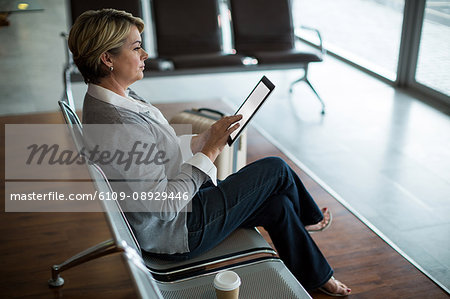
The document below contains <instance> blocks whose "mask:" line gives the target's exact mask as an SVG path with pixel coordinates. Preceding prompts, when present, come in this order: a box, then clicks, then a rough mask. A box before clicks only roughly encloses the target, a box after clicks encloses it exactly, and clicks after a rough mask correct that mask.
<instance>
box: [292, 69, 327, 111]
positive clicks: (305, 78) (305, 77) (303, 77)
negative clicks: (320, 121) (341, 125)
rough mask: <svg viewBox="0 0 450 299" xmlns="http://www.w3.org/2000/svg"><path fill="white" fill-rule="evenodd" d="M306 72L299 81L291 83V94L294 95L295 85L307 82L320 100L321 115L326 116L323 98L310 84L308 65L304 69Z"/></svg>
mask: <svg viewBox="0 0 450 299" xmlns="http://www.w3.org/2000/svg"><path fill="white" fill-rule="evenodd" d="M304 71H305V72H304V74H303V76H302V77H300V78H299V79H297V80H295V81H294V82H292V83H291V86H290V87H289V93H292V91H293V87H294V85H295V84H297V83H299V82H302V81H305V82H306V84H308V86H309V87H310V88H311V89H312V91H313V92H314V94H315V95H316V97H317V99H318V100H319V102H320V104H321V105H322V111H321V113H322V114H325V103H324V101H323V100H322V98H321V97H320V96H319V94H318V93H317V91H316V89H315V88H314V87H313V86H312V84H311V82H309V80H308V65H306V66H305V67H304Z"/></svg>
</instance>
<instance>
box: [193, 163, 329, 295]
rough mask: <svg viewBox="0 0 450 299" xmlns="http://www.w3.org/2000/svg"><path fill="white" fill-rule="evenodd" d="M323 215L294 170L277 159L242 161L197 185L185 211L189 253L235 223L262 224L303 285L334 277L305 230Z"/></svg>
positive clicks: (209, 243)
mask: <svg viewBox="0 0 450 299" xmlns="http://www.w3.org/2000/svg"><path fill="white" fill-rule="evenodd" d="M322 219H323V215H322V212H321V211H320V209H319V207H318V206H317V205H316V203H315V202H314V200H313V199H312V197H311V196H310V194H309V193H308V191H307V190H306V189H305V187H304V186H303V183H302V182H301V181H300V178H299V177H298V176H297V174H296V173H295V172H294V171H293V170H292V169H291V168H290V167H289V166H288V165H287V164H286V163H285V162H284V161H283V160H282V159H280V158H276V157H271V158H265V159H261V160H258V161H256V162H254V163H252V164H249V165H247V166H246V167H244V168H243V169H241V170H240V171H239V172H237V173H235V174H233V175H231V176H229V177H228V178H227V179H225V180H223V181H220V182H218V186H217V187H216V186H214V185H213V184H212V183H209V184H205V185H204V186H202V188H201V189H200V191H199V192H198V193H197V194H196V196H195V197H194V198H193V200H192V212H191V213H188V220H187V227H188V231H189V249H190V252H189V253H187V254H185V256H188V257H192V256H195V255H198V254H201V253H203V252H205V251H208V250H210V249H211V248H213V247H214V246H216V245H217V244H218V243H219V242H221V241H222V240H223V239H225V238H226V237H227V236H228V235H229V234H230V233H232V232H233V231H234V230H236V229H237V228H239V227H255V226H263V227H264V228H265V229H266V230H267V232H268V233H269V235H270V237H271V239H272V241H273V243H274V245H275V247H276V249H277V251H278V253H279V255H280V257H281V259H282V260H283V262H284V263H285V264H286V266H287V267H288V268H289V270H290V271H291V272H292V273H293V274H294V276H295V277H296V278H297V279H298V280H299V281H300V283H301V284H302V285H303V286H304V287H305V288H307V289H315V288H318V287H320V286H322V285H323V284H324V283H325V282H327V281H328V280H329V279H330V278H331V276H332V275H333V270H332V269H331V267H330V265H329V264H328V263H327V261H326V259H325V257H324V256H323V255H322V253H321V252H320V250H319V248H318V247H317V245H316V244H315V243H314V241H313V239H312V238H311V236H310V235H309V233H308V232H307V231H306V229H305V225H310V224H315V223H317V222H319V221H321V220H322Z"/></svg>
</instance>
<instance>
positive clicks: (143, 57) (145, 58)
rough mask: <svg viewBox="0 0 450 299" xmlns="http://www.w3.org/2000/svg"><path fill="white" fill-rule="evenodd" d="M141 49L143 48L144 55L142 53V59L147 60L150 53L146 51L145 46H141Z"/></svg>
mask: <svg viewBox="0 0 450 299" xmlns="http://www.w3.org/2000/svg"><path fill="white" fill-rule="evenodd" d="M141 50H142V55H141V57H142V60H147V58H148V53H147V52H145V50H144V49H143V48H141Z"/></svg>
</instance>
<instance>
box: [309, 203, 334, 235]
mask: <svg viewBox="0 0 450 299" xmlns="http://www.w3.org/2000/svg"><path fill="white" fill-rule="evenodd" d="M321 211H322V214H323V219H322V221H320V222H319V223H316V224H313V225H307V226H306V230H307V231H309V232H321V231H323V230H325V229H326V228H328V226H330V224H331V220H332V216H331V212H330V211H329V210H328V208H322V209H321Z"/></svg>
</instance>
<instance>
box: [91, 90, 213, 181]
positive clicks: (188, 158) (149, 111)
mask: <svg viewBox="0 0 450 299" xmlns="http://www.w3.org/2000/svg"><path fill="white" fill-rule="evenodd" d="M87 93H88V94H89V95H91V96H92V97H94V98H96V99H99V100H101V101H103V102H106V103H108V104H111V105H114V106H118V107H121V108H124V109H128V110H131V111H133V112H135V113H138V114H144V115H145V116H147V117H149V118H151V119H153V120H155V121H157V122H158V123H160V124H169V122H168V121H167V119H166V118H165V117H164V115H163V114H162V113H161V111H159V109H157V108H156V107H155V106H153V105H151V104H150V103H147V102H145V101H144V100H143V99H142V100H138V99H134V98H133V97H131V96H129V94H130V90H129V89H127V90H126V97H123V96H121V95H118V94H117V93H115V92H113V91H111V90H109V89H106V88H104V87H101V86H99V85H96V84H92V83H89V84H88V90H87ZM193 136H195V135H182V136H178V144H179V147H180V150H181V154H182V157H183V161H184V162H185V163H188V164H190V165H192V166H195V167H196V168H198V169H200V170H201V171H202V172H204V173H205V174H206V175H207V176H208V177H209V178H210V179H211V181H212V182H213V184H214V185H216V186H217V168H216V166H215V165H214V163H212V161H211V160H210V159H209V158H208V157H207V156H206V155H205V154H203V153H201V152H198V153H196V154H195V155H194V154H193V153H192V149H191V139H192V137H193Z"/></svg>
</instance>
